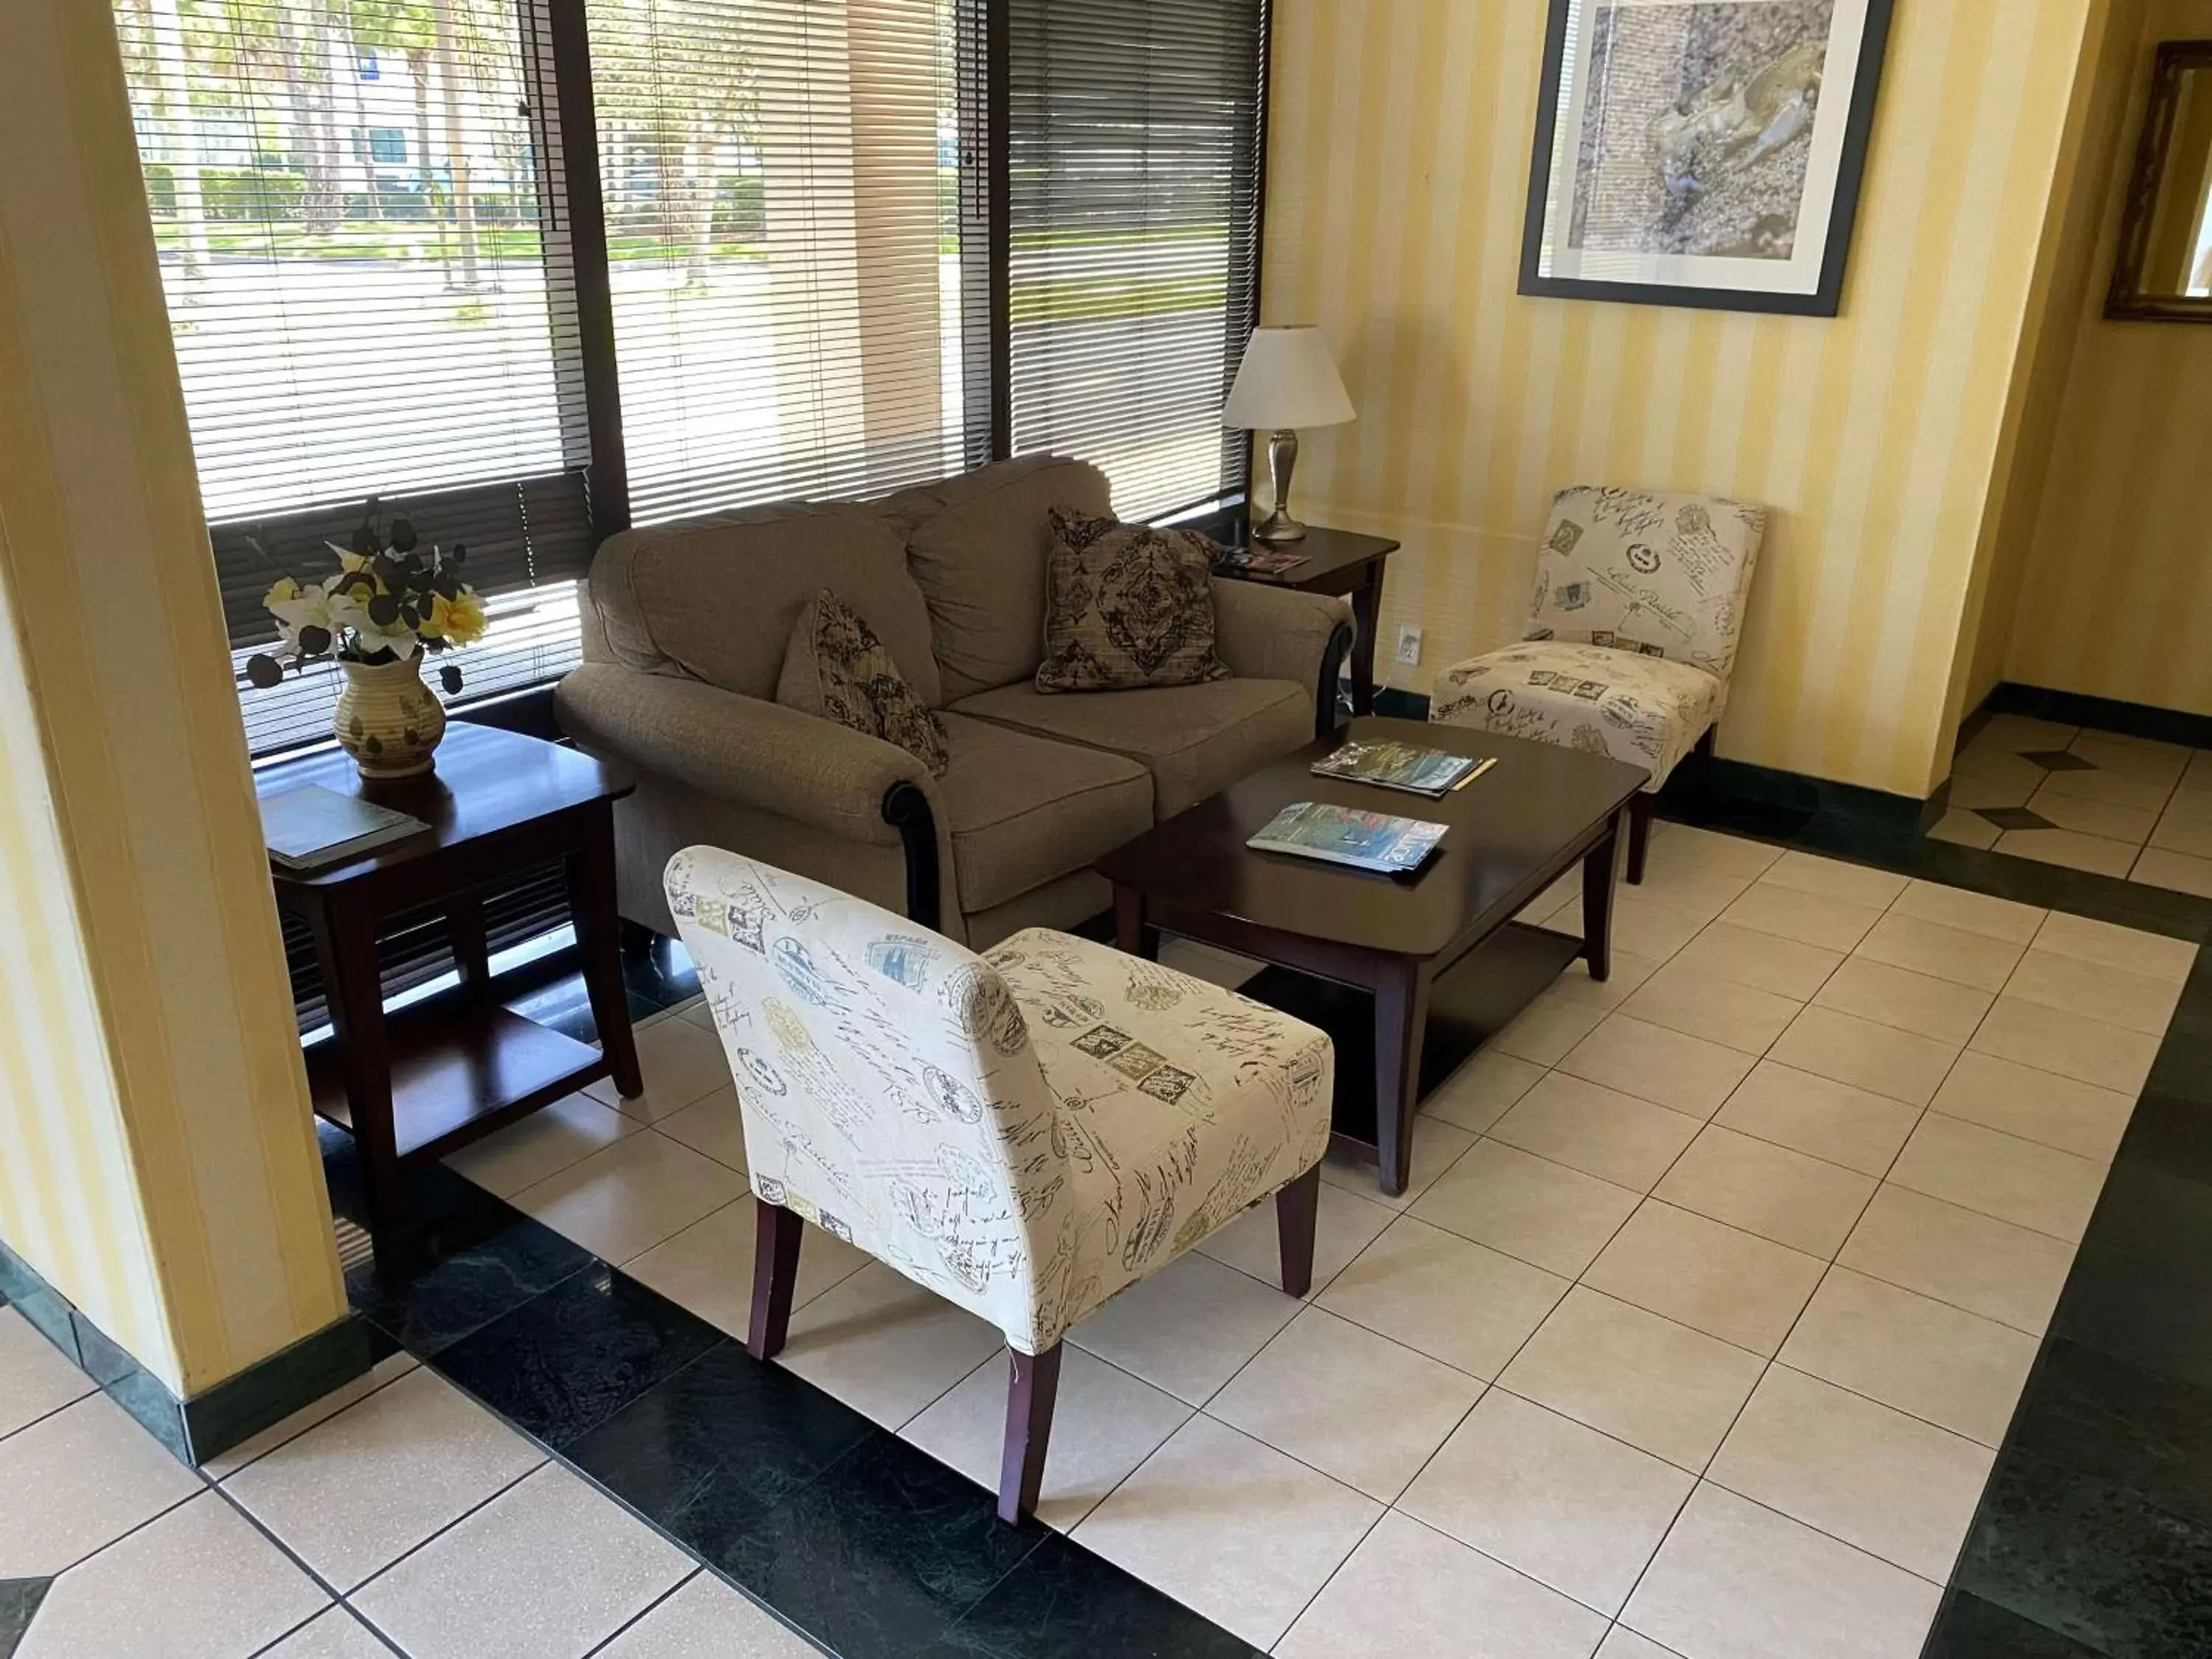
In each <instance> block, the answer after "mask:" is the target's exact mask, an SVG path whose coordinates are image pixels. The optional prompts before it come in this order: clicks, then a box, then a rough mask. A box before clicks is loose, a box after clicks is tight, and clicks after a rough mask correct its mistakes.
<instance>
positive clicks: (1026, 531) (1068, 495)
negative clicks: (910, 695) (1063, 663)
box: [870, 455, 1114, 701]
mask: <svg viewBox="0 0 2212 1659" xmlns="http://www.w3.org/2000/svg"><path fill="white" fill-rule="evenodd" d="M878 507H879V508H880V509H881V510H882V511H883V512H884V513H885V514H886V515H888V516H889V517H890V518H891V519H893V520H896V521H897V522H899V523H900V524H902V526H904V528H905V531H906V535H907V550H908V568H909V569H910V570H912V572H913V573H914V580H915V583H916V584H917V585H918V586H920V587H921V592H922V594H923V597H924V598H925V599H927V602H928V606H929V628H930V635H931V637H932V639H933V641H934V644H935V647H936V653H937V665H938V669H939V672H940V673H941V674H942V675H943V677H944V687H945V698H946V700H947V701H950V700H951V699H954V698H957V697H965V696H971V695H973V694H974V693H975V692H977V691H987V690H992V689H993V688H994V687H996V686H1001V685H1011V684H1013V682H1015V681H1016V680H1024V679H1027V678H1030V676H1031V675H1033V674H1035V673H1036V669H1037V664H1038V663H1039V662H1040V661H1041V660H1042V659H1043V656H1044V600H1045V593H1044V571H1045V556H1046V555H1047V554H1048V552H1049V551H1050V550H1051V547H1052V523H1051V520H1050V519H1049V517H1048V513H1049V511H1050V509H1052V508H1053V507H1073V508H1074V509H1076V510H1077V511H1078V512H1081V513H1091V514H1092V515H1093V516H1097V517H1104V516H1109V515H1110V514H1111V513H1112V512H1113V510H1114V507H1113V498H1112V494H1111V492H1110V490H1109V488H1108V486H1107V483H1106V475H1105V474H1104V473H1103V472H1101V471H1099V470H1098V469H1097V467H1095V466H1092V465H1091V464H1090V463H1089V462H1087V461H1072V460H1068V459H1066V458H1065V457H1062V456H1058V455H1030V456H1024V458H1022V459H1020V460H1015V461H1000V462H996V463H994V465H990V466H985V467H979V468H977V469H976V470H975V471H973V472H963V473H961V474H959V475H958V476H957V477H951V478H947V479H945V480H944V481H943V482H941V483H933V484H924V485H922V486H921V487H920V488H918V489H908V490H902V491H901V492H900V493H899V494H898V495H893V496H890V497H889V498H888V499H886V500H884V501H881V502H879V503H878ZM873 620H874V619H873V618H872V617H871V618H870V621H873ZM881 631H882V630H881V629H878V632H879V633H880V632H881ZM884 639H885V642H886V643H890V636H889V635H885V636H884ZM892 651H893V653H895V654H896V655H897V657H898V659H899V665H900V667H902V668H904V667H905V666H906V655H905V653H904V652H903V651H902V650H900V649H899V647H897V646H896V645H893V646H892Z"/></svg>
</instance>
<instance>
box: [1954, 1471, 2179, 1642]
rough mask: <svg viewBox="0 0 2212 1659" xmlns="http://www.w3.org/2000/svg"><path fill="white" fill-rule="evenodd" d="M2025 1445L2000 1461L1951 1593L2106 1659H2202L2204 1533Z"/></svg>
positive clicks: (2132, 1491) (2130, 1490) (2134, 1493)
mask: <svg viewBox="0 0 2212 1659" xmlns="http://www.w3.org/2000/svg"><path fill="white" fill-rule="evenodd" d="M2008 1441H2010V1437H2008ZM2032 1443H2033V1442H2032V1441H2031V1440H2027V1439H2021V1440H2019V1441H2016V1442H2011V1443H2008V1445H2007V1447H2006V1449H2005V1450H2004V1451H2003V1452H2002V1453H2001V1454H2000V1455H1998V1458H1997V1466H1996V1473H1995V1474H1993V1475H1992V1476H1991V1477H1990V1488H1989V1491H1988V1492H1986V1493H1985V1494H1984V1497H1983V1498H1982V1506H1981V1510H1980V1513H1979V1514H1978V1516H1976V1518H1975V1523H1974V1528H1973V1531H1972V1534H1970V1535H1969V1536H1968V1538H1967V1541H1966V1550H1965V1552H1964V1553H1962V1554H1961V1556H1960V1560H1959V1567H1958V1573H1957V1582H1958V1585H1959V1588H1960V1589H1963V1590H1966V1591H1969V1592H1971V1593H1972V1594H1973V1595H1978V1596H1980V1597H1982V1598H1983V1599H1984V1601H1990V1602H1994V1603H1995V1604H1996V1605H1997V1606H1999V1607H2007V1608H2009V1609H2010V1610H2011V1611H2013V1612H2014V1613H2018V1614H2020V1615H2021V1617H2023V1618H2025V1619H2027V1620H2032V1621H2033V1622H2034V1623H2036V1624H2039V1625H2041V1626H2044V1627H2045V1628H2046V1629H2049V1630H2053V1631H2057V1632H2058V1633H2059V1634H2061V1635H2063V1636H2066V1637H2069V1638H2073V1639H2074V1640H2075V1641H2079V1642H2081V1643H2085V1644H2087V1645H2088V1646H2089V1647H2091V1648H2093V1649H2095V1650H2097V1651H2099V1652H2100V1653H2105V1654H2108V1655H2111V1656H2112V1659H2202V1656H2203V1655H2205V1654H2208V1653H2212V1528H2208V1527H2205V1526H2203V1525H2201V1524H2199V1523H2197V1522H2192V1521H2188V1520H2185V1519H2184V1518H2183V1517H2181V1516H2177V1515H2174V1514H2172V1513H2171V1512H2169V1511H2167V1510H2161V1509H2160V1508H2158V1507H2157V1506H2156V1505H2154V1504H2152V1503H2150V1502H2149V1501H2148V1499H2147V1498H2145V1497H2144V1496H2143V1494H2142V1492H2141V1491H2140V1490H2139V1489H2137V1488H2136V1486H2133V1485H2132V1484H2120V1483H2116V1482H2113V1481H2110V1480H2098V1479H2095V1478H2093V1477H2092V1476H2090V1475H2088V1474H2085V1473H2084V1472H2083V1471H2082V1470H2081V1469H2080V1468H2075V1467H2071V1466H2069V1464H2067V1463H2064V1462H2058V1461H2056V1460H2053V1459H2051V1458H2047V1457H2044V1456H2041V1455H2037V1454H2036V1453H2033V1452H2031V1451H2028V1450H2026V1449H2023V1448H2024V1447H2025V1446H2027V1445H2028V1444H2032ZM2130 1473H2132V1472H2131V1471H2130Z"/></svg>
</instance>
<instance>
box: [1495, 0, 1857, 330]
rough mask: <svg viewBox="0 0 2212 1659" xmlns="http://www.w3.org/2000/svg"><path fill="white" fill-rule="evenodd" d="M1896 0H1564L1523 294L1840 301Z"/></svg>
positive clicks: (1532, 193) (1547, 71)
mask: <svg viewBox="0 0 2212 1659" xmlns="http://www.w3.org/2000/svg"><path fill="white" fill-rule="evenodd" d="M1892 3H1893V0H1552V12H1551V21H1550V25H1549V27H1548V29H1547V34H1546V39H1545V45H1544V81H1543V86H1542V88H1541V94H1540V96H1539V99H1538V102H1537V110H1536V145H1535V155H1534V160H1533V161H1532V162H1531V163H1530V166H1529V173H1528V225H1527V228H1526V230H1525V232H1524V233H1523V238H1522V248H1521V292H1522V293H1523V294H1537V295H1554V296H1558V297H1562V298H1567V299H1581V300H1615V301H1628V302H1631V303H1638V304H1645V305H1670V306H1696V307H1702V308H1705V309H1709V310H1724V311H1768V312H1791V313H1798V314H1800V315H1803V316H1810V317H1832V316H1834V315H1836V313H1837V312H1838V309H1839V308H1840V306H1841V303H1842V299H1843V289H1844V259H1845V257H1846V256H1847V255H1848V253H1849V252H1850V240H1851V224H1852V221H1853V220H1854V219H1855V218H1856V217H1857V212H1858V199H1859V182H1860V179H1861V177H1862V175H1863V173H1864V172H1865V170H1866V154H1867V138H1868V135H1869V132H1870V131H1872V129H1873V125H1874V109H1875V91H1876V88H1877V87H1878V85H1879V83H1880V82H1881V61H1882V52H1883V49H1884V47H1885V46H1887V42H1888V38H1889V22H1890V10H1891V6H1892Z"/></svg>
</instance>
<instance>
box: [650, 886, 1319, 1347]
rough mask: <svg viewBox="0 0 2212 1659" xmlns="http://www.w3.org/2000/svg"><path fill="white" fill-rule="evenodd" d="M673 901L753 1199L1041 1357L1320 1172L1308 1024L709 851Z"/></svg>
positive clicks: (1038, 938) (1114, 956) (1129, 963)
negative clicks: (924, 921)
mask: <svg viewBox="0 0 2212 1659" xmlns="http://www.w3.org/2000/svg"><path fill="white" fill-rule="evenodd" d="M666 889H667V894H668V900H669V907H670V908H671V911H672V912H673V914H674V915H675V917H676V921H677V925H678V928H679V929H680V930H681V932H682V933H683V937H684V945H686V947H687V948H688V949H689V950H690V952H691V957H692V960H693V962H694V963H695V964H696V966H697V969H698V972H699V976H700V981H701V983H702V987H703V988H704V990H705V992H706V995H707V1000H708V1006H710V1007H711V1009H712V1010H713V1012H714V1024H715V1027H716V1029H717V1030H718V1031H719V1032H720V1036H721V1039H722V1044H723V1048H724V1049H725V1051H726V1054H727V1055H728V1058H729V1061H730V1069H731V1072H732V1075H733V1077H734V1078H735V1080H736V1084H737V1091H738V1104H739V1109H740V1111H741V1114H742V1115H743V1118H744V1133H745V1158H746V1162H747V1164H749V1165H750V1168H751V1170H752V1184H753V1190H754V1191H755V1193H756V1194H758V1196H759V1197H760V1198H761V1199H762V1200H764V1201H766V1202H768V1203H771V1204H781V1205H784V1206H787V1207H789V1208H791V1209H793V1210H795V1211H797V1212H799V1214H801V1215H804V1216H805V1217H806V1218H808V1219H809V1220H811V1221H813V1222H814V1223H816V1224H817V1225H819V1226H821V1227H822V1228H823V1230H824V1231H828V1232H830V1233H833V1234H835V1235H836V1236H837V1237H840V1238H842V1239H845V1240H847V1241H848V1242H849V1243H853V1244H854V1245H856V1246H857V1247H859V1248H860V1249H863V1250H866V1251H867V1252H869V1253H870V1254H871V1255H874V1256H876V1257H877V1258H878V1259H879V1260H881V1261H885V1262H887V1263H889V1264H890V1266H891V1267H896V1269H898V1271H900V1272H901V1273H904V1274H906V1275H907V1276H908V1278H910V1279H914V1280H915V1281H916V1282H917V1283H919V1284H921V1285H926V1286H927V1287H928V1288H929V1289H931V1290H933V1291H936V1292H937V1293H938V1294H939V1295H941V1296H943V1297H945V1298H946V1299H947V1300H949V1301H951V1302H953V1303H955V1304H957V1305H959V1306H960V1307H963V1308H965V1309H967V1310H969V1311H970V1312H972V1313H975V1314H976V1315H978V1316H981V1317H982V1318H984V1319H987V1320H989V1321H990V1322H992V1323H993V1324H994V1325H996V1326H997V1327H998V1328H1000V1330H1002V1331H1004V1332H1005V1333H1006V1340H1007V1341H1008V1343H1009V1344H1010V1345H1011V1346H1013V1347H1015V1348H1017V1349H1018V1350H1020V1351H1022V1352H1025V1353H1036V1352H1042V1350H1044V1349H1047V1348H1049V1347H1050V1346H1052V1345H1053V1344H1054V1343H1055V1342H1057V1341H1058V1340H1060V1337H1061V1336H1062V1335H1063V1334H1065V1333H1066V1330H1067V1329H1068V1328H1070V1327H1071V1326H1073V1324H1074V1323H1075V1322H1077V1321H1078V1320H1079V1319H1081V1318H1082V1317H1083V1316H1085V1315H1086V1314H1088V1313H1090V1312H1091V1311H1092V1310H1094V1309H1096V1308H1097V1307H1098V1306H1099V1305H1100V1304H1103V1303H1104V1302H1105V1301H1106V1300H1107V1299H1108V1298H1109V1297H1112V1296H1113V1295H1114V1294H1115V1292H1117V1291H1121V1290H1123V1289H1126V1288H1127V1286H1129V1285H1133V1284H1134V1283H1136V1282H1137V1281H1138V1280H1139V1279H1142V1278H1144V1277H1146V1275H1147V1274H1149V1273H1152V1272H1154V1271H1156V1270H1158V1268H1160V1267H1164V1266H1166V1265H1167V1263H1169V1262H1170V1261H1173V1260H1174V1259H1175V1258H1176V1256H1178V1255H1182V1253H1183V1252H1184V1251H1186V1250H1188V1249H1190V1248H1191V1246H1193V1245H1194V1244H1195V1243H1198V1241H1199V1240H1200V1239H1201V1238H1203V1237H1206V1235H1207V1234H1208V1233H1210V1232H1212V1231H1215V1230H1216V1229H1217V1228H1219V1227H1222V1226H1224V1225H1227V1224H1228V1223H1229V1222H1231V1221H1232V1220H1234V1219H1235V1218H1237V1215H1239V1214H1240V1213H1241V1212H1243V1210H1244V1209H1246V1208H1247V1207H1248V1206H1250V1205H1252V1204H1254V1203H1256V1202H1258V1201H1259V1200H1261V1199H1264V1198H1266V1197H1267V1196H1269V1195H1270V1194H1273V1193H1274V1192H1276V1191H1277V1190H1278V1189H1279V1188H1282V1187H1283V1186H1285V1184H1286V1183H1288V1182H1291V1181H1292V1180H1294V1179H1296V1178H1297V1176H1301V1175H1303V1174H1304V1173H1305V1172H1306V1171H1307V1170H1310V1169H1311V1168H1312V1167H1313V1166H1314V1165H1315V1164H1318V1163H1319V1162H1320V1161H1321V1158H1322V1154H1323V1153H1324V1152H1326V1151H1327V1149H1328V1121H1329V1103H1330V1099H1331V1093H1332V1089H1333V1086H1334V1054H1333V1050H1332V1048H1331V1045H1330V1042H1329V1039H1328V1036H1326V1035H1325V1034H1324V1033H1322V1032H1321V1031H1319V1030H1316V1029H1314V1028H1313V1027H1311V1026H1310V1025H1306V1024H1301V1023H1300V1022H1298V1021H1297V1020H1294V1019H1291V1018H1289V1017H1287V1016H1285V1015H1283V1014H1279V1013H1277V1012H1274V1011H1273V1009H1269V1008H1265V1007H1262V1006H1261V1005H1259V1004H1258V1003H1255V1002H1252V1001H1250V1000H1248V999H1246V998H1243V997H1241V996H1238V995H1237V994H1235V993H1234V992H1231V991H1225V990H1223V989H1221V988H1220V987H1218V986H1214V985H1210V984H1207V983H1206V981H1202V980H1197V979H1194V978H1191V977H1190V976H1189V975H1184V974H1180V973H1177V972H1176V971H1175V970H1173V969H1169V968H1164V967H1162V966H1160V965H1159V964H1158V963H1152V962H1147V961H1144V960H1142V959H1140V958H1138V957H1128V956H1124V955H1122V954H1121V953H1120V952H1119V951H1114V950H1111V949H1109V947H1107V946H1105V945H1094V944H1092V943H1090V942H1089V941H1087V940H1084V939H1075V938H1073V937H1070V936H1068V935H1066V934H1062V933H1052V932H1049V931H1047V930H1044V929H1031V930H1030V931H1028V932H1026V933H1017V934H1015V935H1014V936H1013V937H1012V938H1011V939H1007V940H1006V941H1005V942H1004V943H1003V944H1001V945H999V946H998V947H996V948H995V949H994V950H992V951H989V952H988V953H987V954H985V955H983V956H977V955H975V954H974V953H973V952H971V951H966V950H964V949H963V948H962V947H961V946H959V945H956V944H954V943H953V942H952V941H951V940H950V939H945V938H942V937H941V936H939V935H938V934H935V933H929V932H927V931H926V930H924V929H922V928H920V927H915V925H914V924H913V923H911V922H909V921H906V920H905V919H904V918H902V917H900V916H896V915H892V914H891V913H890V912H889V911H887V910H883V909H880V908H877V907H876V906H874V905H872V904H869V903H866V902H864V901H862V900H860V899H856V898H853V897H851V896H848V895H846V894H843V893H840V892H838V891H836V890H835V889H832V888H828V887H824V886H822V885H820V884H817V883H815V882H811V881H807V880H805V879H803V878H799V877H798V876H794V875H792V874H789V873H788V872H784V871H781V870H778V869H775V868H774V867H772V866H768V865H764V864H760V863H757V862H756V861H754V860H750V859H745V858H742V857H739V856H738V855H737V854H732V853H726V852H721V851H719V850H716V849H714V848H688V849H686V850H685V851H684V852H682V853H679V854H677V855H676V857H675V858H674V859H673V860H671V861H670V863H669V866H668V870H667V875H666Z"/></svg>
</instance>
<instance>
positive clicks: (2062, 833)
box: [1928, 714, 2212, 898]
mask: <svg viewBox="0 0 2212 1659" xmlns="http://www.w3.org/2000/svg"><path fill="white" fill-rule="evenodd" d="M2054 752H2056V753H2063V754H2066V755H2069V756H2071V757H2074V758H2075V760H2077V761H2080V762H2084V763H2087V765H2086V767H2085V768H2081V769H2063V768H2062V769H2052V768H2051V767H2050V766H2049V765H2046V764H2045V763H2039V762H2038V761H2036V760H2035V759H2033V758H2032V757H2033V756H2034V755H2039V754H2040V755H2045V756H2048V755H2050V754H2051V753H2054ZM2019 810H2025V811H2029V812H2033V813H2034V814H2035V815H2036V816H2037V817H2039V818H2041V819H2043V820H2044V821H2045V822H2044V824H2043V825H2042V826H2041V827H2031V828H2016V829H2015V828H2007V827H2006V826H2005V823H2004V820H2005V818H2006V817H2008V815H2009V814H2010V813H2011V812H2013V811H2019ZM1990 814H1994V815H1995V817H1994V818H1992V817H1991V816H1990ZM1928 833H1929V835H1931V836H1935V837H1936V839H1938V840H1940V841H1952V842H1960V843H1962V844H1964V845H1966V846H1968V847H1979V848H1991V849H1994V850H1995V851H1997V852H2000V853H2012V854H2018V855H2019V856H2020V857H2021V858H2030V859H2039V860H2043V861H2044V862H2045V863H2047V864H2063V865H2066V866H2069V867H2070V868H2073V869H2076V870H2088V871H2092V872H2095V873H2096V874H2099V875H2105V876H2124V877H2126V878H2129V879H2130V880H2132V881H2140V882H2144V883H2147V884H2149V885H2151V886H2153V887H2166V888H2171V889H2172V890H2176V891H2178V892H2184V893H2194V894H2196V895H2197V896H2199V897H2204V898H2212V750H2201V749H2185V748H2183V747H2181V746H2180V745H2179V744H2169V743H2156V742H2153V741H2151V740H2150V739H2148V738H2124V737H2118V736H2115V735H2114V734H2112V733H2111V732H2093V731H2089V730H2087V729H2086V728H2083V727H2080V726H2060V725H2056V724H2054V723H2052V722H2051V721H2048V720H2031V719H2029V718H2028V717H2027V716H2026V715H2021V714H1998V715H1996V716H1994V717H1992V718H1991V719H1990V721H1989V723H1988V724H1987V725H1985V726H1983V727H1982V729H1981V730H1980V731H1979V732H1976V733H1975V735H1974V737H1973V738H1972V741H1970V742H1969V743H1967V744H1966V745H1965V747H1963V748H1961V749H1960V750H1959V753H1958V756H1957V757H1956V759H1955V760H1954V763H1953V771H1952V777H1951V799H1950V810H1949V811H1948V812H1946V813H1945V814H1944V816H1943V817H1942V820H1941V821H1940V822H1939V823H1936V825H1935V826H1934V827H1933V828H1932V829H1929V832H1928Z"/></svg>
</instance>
